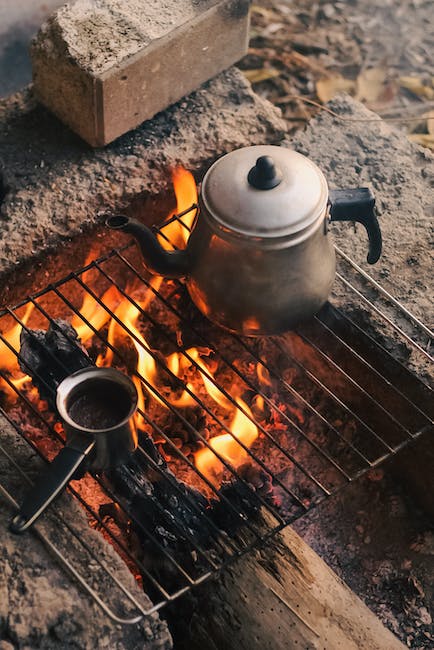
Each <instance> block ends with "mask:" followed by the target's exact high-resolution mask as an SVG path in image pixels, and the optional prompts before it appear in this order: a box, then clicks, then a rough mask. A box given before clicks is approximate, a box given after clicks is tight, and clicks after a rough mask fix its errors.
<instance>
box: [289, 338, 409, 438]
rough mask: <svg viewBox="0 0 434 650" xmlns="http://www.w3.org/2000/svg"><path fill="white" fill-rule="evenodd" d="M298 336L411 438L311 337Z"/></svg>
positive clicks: (404, 428) (400, 423) (405, 429)
mask: <svg viewBox="0 0 434 650" xmlns="http://www.w3.org/2000/svg"><path fill="white" fill-rule="evenodd" d="M298 334H299V336H300V338H302V339H303V341H306V342H307V343H309V344H310V345H311V346H312V348H313V349H314V350H316V351H317V352H318V353H319V354H320V355H321V357H323V358H324V359H326V360H327V361H328V362H329V363H331V364H332V366H333V368H334V369H335V370H336V371H337V372H339V373H340V374H341V375H344V377H345V380H348V381H349V383H351V384H353V385H354V387H355V388H356V389H357V390H358V391H360V393H361V394H362V395H363V396H365V397H367V398H368V399H369V400H370V401H371V402H372V403H373V404H375V406H376V407H378V408H379V409H380V410H381V411H382V412H383V413H384V414H385V415H386V416H387V417H388V418H390V419H391V420H392V422H394V423H395V424H396V425H397V426H398V427H399V428H400V429H402V431H403V432H404V433H405V434H406V435H407V436H409V437H411V433H410V431H409V430H408V429H407V427H405V426H404V425H403V424H402V422H399V421H398V420H397V419H396V417H395V416H394V415H393V414H392V413H390V412H389V411H388V410H387V409H386V408H385V407H384V406H383V405H382V404H380V403H379V402H378V401H377V400H376V399H374V398H373V397H372V395H370V394H369V393H368V392H367V391H366V390H365V389H364V388H363V387H362V386H361V385H360V384H359V383H358V382H356V381H355V380H354V379H353V378H352V377H350V376H349V374H348V373H347V372H345V370H343V368H341V366H339V365H338V364H337V363H336V362H335V361H334V360H333V359H332V358H331V356H330V355H329V354H327V353H326V352H324V351H323V350H321V349H320V348H319V346H318V345H317V344H316V343H314V342H313V341H312V338H311V337H308V336H306V334H304V333H303V334H301V333H300V332H298Z"/></svg>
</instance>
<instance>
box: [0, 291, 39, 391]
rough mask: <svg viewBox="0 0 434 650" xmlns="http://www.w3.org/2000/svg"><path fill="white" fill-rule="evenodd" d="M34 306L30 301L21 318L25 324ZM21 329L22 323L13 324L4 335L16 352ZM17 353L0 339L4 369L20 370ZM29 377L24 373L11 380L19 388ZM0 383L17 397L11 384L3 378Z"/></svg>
mask: <svg viewBox="0 0 434 650" xmlns="http://www.w3.org/2000/svg"><path fill="white" fill-rule="evenodd" d="M34 308H35V305H34V304H33V303H32V302H29V303H28V305H27V307H26V311H25V312H24V315H23V317H22V318H21V321H22V323H24V325H27V322H28V320H29V318H30V316H31V313H32V311H33V310H34ZM21 330H22V325H21V324H20V323H15V325H13V326H12V327H11V329H10V330H8V331H7V332H5V333H4V334H3V335H2V336H3V338H4V340H5V341H7V342H8V343H9V345H10V346H11V347H12V348H13V350H16V353H18V352H19V349H20V336H21ZM16 353H15V352H13V351H12V350H11V349H10V348H9V347H8V346H7V344H6V343H5V342H4V341H3V340H0V368H1V369H2V370H8V371H10V372H15V371H18V370H20V368H19V365H18V359H17V356H16ZM29 379H30V377H29V375H23V377H20V378H18V379H11V380H10V381H11V383H12V384H13V385H14V386H15V388H16V389H17V390H18V389H20V388H21V387H22V386H23V384H25V383H26V382H27V381H29ZM0 383H1V385H2V387H3V388H4V389H5V390H6V391H7V392H8V393H9V395H10V396H11V397H16V394H15V392H14V391H13V389H12V388H11V387H10V386H9V384H7V383H6V382H5V381H3V380H1V381H0Z"/></svg>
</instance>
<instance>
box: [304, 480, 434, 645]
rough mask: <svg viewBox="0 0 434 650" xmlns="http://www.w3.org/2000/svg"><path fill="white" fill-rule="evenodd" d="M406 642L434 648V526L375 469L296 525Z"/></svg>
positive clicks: (393, 483) (371, 607)
mask: <svg viewBox="0 0 434 650" xmlns="http://www.w3.org/2000/svg"><path fill="white" fill-rule="evenodd" d="M293 527H294V529H295V530H296V531H297V532H298V534H299V535H301V537H303V539H304V540H305V541H306V542H307V543H308V544H309V545H310V546H311V547H312V548H313V549H314V550H315V551H316V552H317V553H318V554H319V555H320V556H321V557H322V558H323V559H324V560H325V562H327V564H328V565H329V566H330V567H331V568H332V569H333V570H334V571H335V572H336V573H337V574H338V575H339V576H340V577H341V578H342V579H343V580H344V581H345V582H346V583H347V584H348V585H349V586H350V587H351V589H353V590H354V591H355V592H356V593H357V595H358V596H360V598H362V600H364V601H365V603H366V604H367V605H368V607H370V609H372V610H373V611H374V612H375V613H376V614H377V616H378V617H379V618H380V619H381V620H382V621H383V623H384V624H385V625H386V626H387V627H388V628H389V629H390V630H392V631H393V632H394V633H395V634H396V635H397V636H398V637H399V638H400V639H401V640H402V641H403V643H404V644H405V645H407V646H408V647H410V648H414V649H416V648H417V649H421V648H429V649H431V650H432V648H434V625H433V616H434V609H433V605H434V598H433V596H434V526H433V524H432V521H430V520H429V519H428V518H427V517H426V516H425V515H424V514H422V512H421V511H420V510H418V508H417V506H416V505H415V503H414V502H412V501H411V500H410V499H409V497H408V496H407V495H406V494H405V491H404V490H403V489H402V487H401V486H399V485H397V484H396V483H395V482H394V480H393V478H391V477H390V476H389V475H388V474H385V473H384V472H383V470H373V471H372V472H370V473H369V474H368V475H367V476H366V477H364V478H363V479H362V480H360V481H357V482H356V484H355V485H353V486H351V487H350V488H349V489H347V490H344V491H343V492H342V493H341V494H340V495H337V496H335V497H334V498H331V499H329V500H328V501H326V502H324V503H323V504H322V505H320V506H319V507H318V508H316V509H315V510H313V511H312V512H311V513H309V514H307V515H306V516H305V517H303V518H301V519H299V520H298V521H296V522H295V523H294V524H293Z"/></svg>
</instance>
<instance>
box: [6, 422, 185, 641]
mask: <svg viewBox="0 0 434 650" xmlns="http://www.w3.org/2000/svg"><path fill="white" fill-rule="evenodd" d="M0 426H1V446H2V449H4V450H5V451H6V452H7V453H8V454H9V455H10V456H11V457H13V459H14V460H15V462H16V463H18V465H19V467H20V469H21V470H23V471H24V472H25V473H26V474H27V476H29V477H30V478H31V479H32V480H34V479H35V478H36V476H37V475H38V474H39V473H40V472H41V471H43V469H44V463H43V462H42V461H41V459H40V458H39V457H38V456H36V454H35V452H34V451H33V449H32V448H31V447H30V445H28V444H27V443H26V442H24V440H22V439H21V438H20V437H19V436H18V434H17V433H16V432H15V430H14V429H13V428H12V426H11V425H10V424H9V422H8V421H7V420H6V419H5V418H4V417H3V416H0ZM0 483H1V484H2V486H3V487H5V488H6V489H7V490H8V492H9V493H11V494H12V496H13V497H14V498H15V500H16V501H18V502H20V501H21V500H22V497H23V494H24V493H25V492H26V491H28V489H29V486H28V484H27V483H26V481H25V480H24V479H23V478H22V476H21V475H20V473H19V471H18V470H17V468H16V467H15V466H14V465H13V464H12V462H11V461H10V460H9V459H8V458H7V457H6V456H5V455H4V453H3V451H0ZM54 511H56V512H57V513H60V514H61V516H62V517H63V519H64V520H65V521H67V522H69V523H70V524H71V525H72V526H73V528H74V530H75V531H76V533H77V534H78V536H79V538H80V539H82V540H83V541H84V542H85V543H87V544H88V546H89V547H90V548H91V549H92V550H93V552H94V553H95V554H96V557H98V558H99V559H100V560H101V561H102V562H104V563H105V565H106V566H107V567H108V568H109V570H110V571H112V572H113V573H115V574H116V576H117V578H118V579H119V580H120V582H121V583H122V584H123V585H124V586H125V587H126V588H127V589H128V590H129V591H130V593H131V594H132V595H133V597H134V598H136V600H137V602H139V603H140V604H141V606H142V607H143V608H144V609H145V610H147V609H150V607H151V606H152V604H151V601H150V600H149V598H148V597H147V596H146V595H145V593H144V592H143V591H142V590H141V589H140V587H139V586H138V585H137V583H136V582H135V580H134V578H133V576H132V575H131V573H130V572H129V570H128V569H127V567H126V565H125V564H124V562H123V561H122V560H121V558H120V557H119V556H118V554H117V553H116V551H115V550H114V549H113V548H112V546H110V545H109V544H108V543H107V542H106V541H105V540H104V538H103V537H102V535H100V534H99V533H98V532H96V531H95V530H93V529H92V528H90V527H89V523H88V521H87V518H86V515H85V512H84V510H83V509H82V508H81V506H79V504H78V503H77V502H76V501H75V499H73V498H72V497H71V496H70V495H68V494H64V495H62V497H60V499H58V500H57V501H56V505H55V506H51V507H50V509H49V510H48V511H47V512H46V513H45V514H44V515H43V516H42V517H41V519H40V520H39V522H38V523H37V528H38V530H39V531H40V532H42V533H43V534H44V535H45V536H48V538H49V539H50V540H51V542H52V543H54V545H55V547H56V548H57V550H59V551H61V552H62V553H63V554H65V556H66V557H67V558H68V560H69V561H70V562H71V563H72V565H73V566H74V567H75V568H76V569H77V570H78V571H79V573H80V574H81V575H82V576H83V578H84V579H85V580H87V581H89V582H90V584H91V585H92V587H93V588H94V589H95V590H96V592H97V593H98V595H99V596H100V597H101V598H103V599H104V600H106V602H107V604H108V605H109V606H112V607H113V608H114V610H115V613H117V614H120V615H121V616H127V617H128V616H135V615H137V610H136V609H135V608H133V607H131V606H126V607H125V609H124V611H123V612H122V606H123V605H125V603H126V601H125V600H124V599H123V598H122V597H120V598H119V597H118V596H119V592H116V589H117V588H116V586H115V585H114V583H113V582H112V580H110V579H108V578H107V577H106V576H105V574H104V573H103V572H101V571H99V570H97V563H96V561H95V560H94V559H93V558H91V557H90V556H88V555H87V553H86V552H85V551H84V550H83V547H82V546H81V545H80V544H78V543H77V542H76V541H74V538H73V537H72V536H71V535H70V534H69V533H68V531H67V530H66V529H65V527H64V526H63V525H61V524H60V523H59V520H58V519H57V518H56V517H55V515H54ZM13 512H14V511H13V508H12V507H11V506H10V505H9V503H8V502H7V500H6V499H5V497H4V495H3V494H1V493H0V530H1V547H0V647H2V645H1V644H2V642H4V643H7V642H10V643H11V647H12V648H17V649H18V648H20V649H23V650H25V649H29V650H30V648H35V649H36V648H38V649H39V650H69V649H70V650H73V649H74V650H76V649H77V648H81V649H82V650H94V648H107V649H110V650H111V649H113V650H115V649H116V650H128V649H131V648H138V649H139V648H140V650H170V648H172V647H173V646H172V639H171V636H170V633H169V630H168V627H167V624H166V623H165V622H164V621H162V620H161V619H160V618H159V616H158V614H157V613H153V614H151V615H149V616H147V617H145V619H144V620H143V621H142V622H140V623H139V624H134V625H119V624H117V623H115V622H112V621H111V620H110V619H109V618H108V616H107V615H106V614H104V613H103V612H102V610H101V609H100V608H99V607H98V606H97V605H96V604H95V603H94V601H93V600H92V599H91V598H90V597H88V596H87V595H86V594H85V593H84V592H83V590H82V588H80V587H79V586H78V584H77V583H76V582H75V581H74V580H73V579H72V578H70V577H69V575H68V573H66V572H65V569H63V568H61V566H60V565H59V564H58V562H57V560H56V558H55V557H54V556H53V554H52V552H51V551H49V550H48V549H47V547H46V546H45V545H44V544H43V543H42V542H41V541H40V539H38V538H37V536H36V534H35V532H34V531H32V530H31V531H28V532H26V533H24V534H23V535H20V536H15V535H12V533H9V531H8V525H9V522H10V519H11V517H12V515H13ZM113 595H115V598H114V599H113V597H112V596H113Z"/></svg>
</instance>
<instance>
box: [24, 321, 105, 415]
mask: <svg viewBox="0 0 434 650" xmlns="http://www.w3.org/2000/svg"><path fill="white" fill-rule="evenodd" d="M20 343H21V347H20V360H19V363H20V368H21V370H22V371H23V372H25V373H26V374H28V375H30V376H31V378H32V381H33V384H34V385H35V386H36V388H37V389H38V391H39V395H40V397H41V399H43V400H46V401H47V402H48V405H49V407H50V409H51V410H53V411H55V410H56V403H55V399H56V388H57V386H58V385H59V384H60V382H61V381H62V380H63V379H65V377H67V376H68V375H71V374H72V373H73V372H76V371H77V370H81V369H82V368H87V367H88V366H91V365H93V364H92V360H91V359H90V357H89V355H88V354H87V352H86V350H85V349H84V348H83V346H82V345H81V342H80V339H79V338H78V336H77V332H76V331H75V329H74V328H73V327H72V326H71V325H70V324H69V323H67V322H66V321H63V320H61V319H56V320H53V321H52V322H51V323H50V326H49V328H48V330H30V329H26V328H23V329H22V331H21V337H20Z"/></svg>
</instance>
